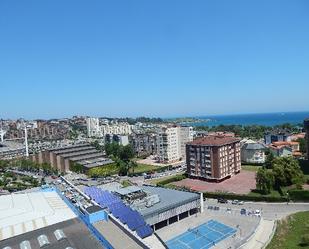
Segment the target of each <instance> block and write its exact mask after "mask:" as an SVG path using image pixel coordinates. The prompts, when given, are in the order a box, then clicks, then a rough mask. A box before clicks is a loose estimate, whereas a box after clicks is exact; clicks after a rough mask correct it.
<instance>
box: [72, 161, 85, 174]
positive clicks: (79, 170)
mask: <svg viewBox="0 0 309 249" xmlns="http://www.w3.org/2000/svg"><path fill="white" fill-rule="evenodd" d="M70 170H71V171H73V172H75V173H83V172H84V167H83V165H81V164H79V163H75V162H72V163H71V164H70Z"/></svg>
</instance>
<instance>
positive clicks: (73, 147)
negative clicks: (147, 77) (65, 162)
mask: <svg viewBox="0 0 309 249" xmlns="http://www.w3.org/2000/svg"><path fill="white" fill-rule="evenodd" d="M83 147H92V146H91V145H90V144H76V145H69V146H64V147H58V148H54V149H49V150H48V151H50V152H53V153H56V154H57V153H62V152H65V151H70V150H72V151H74V150H79V149H82V148H83Z"/></svg>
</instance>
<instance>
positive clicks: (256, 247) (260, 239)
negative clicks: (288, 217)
mask: <svg viewBox="0 0 309 249" xmlns="http://www.w3.org/2000/svg"><path fill="white" fill-rule="evenodd" d="M275 229H276V224H275V221H273V220H264V219H261V222H260V225H259V227H258V228H257V230H256V233H254V235H253V236H252V237H251V238H250V239H249V240H248V242H247V243H246V244H244V246H242V247H241V248H242V249H261V248H265V246H266V245H267V244H268V243H269V241H270V239H271V238H272V236H273V233H274V231H275Z"/></svg>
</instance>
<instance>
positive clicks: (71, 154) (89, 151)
mask: <svg viewBox="0 0 309 249" xmlns="http://www.w3.org/2000/svg"><path fill="white" fill-rule="evenodd" d="M97 152H98V150H96V149H95V148H89V149H88V148H87V149H84V150H81V151H74V152H69V153H65V154H61V155H59V156H60V157H62V158H65V159H66V158H72V157H73V158H74V157H78V156H83V155H87V154H92V153H97Z"/></svg>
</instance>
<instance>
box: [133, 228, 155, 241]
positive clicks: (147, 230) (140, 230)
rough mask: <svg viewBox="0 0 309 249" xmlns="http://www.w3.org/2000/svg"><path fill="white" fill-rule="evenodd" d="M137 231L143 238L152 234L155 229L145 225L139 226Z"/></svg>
mask: <svg viewBox="0 0 309 249" xmlns="http://www.w3.org/2000/svg"><path fill="white" fill-rule="evenodd" d="M136 232H137V234H138V236H140V237H141V238H142V239H143V238H146V237H148V236H150V235H151V234H152V232H153V231H152V229H151V227H150V226H149V225H145V226H142V227H139V228H138V229H137V230H136Z"/></svg>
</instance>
